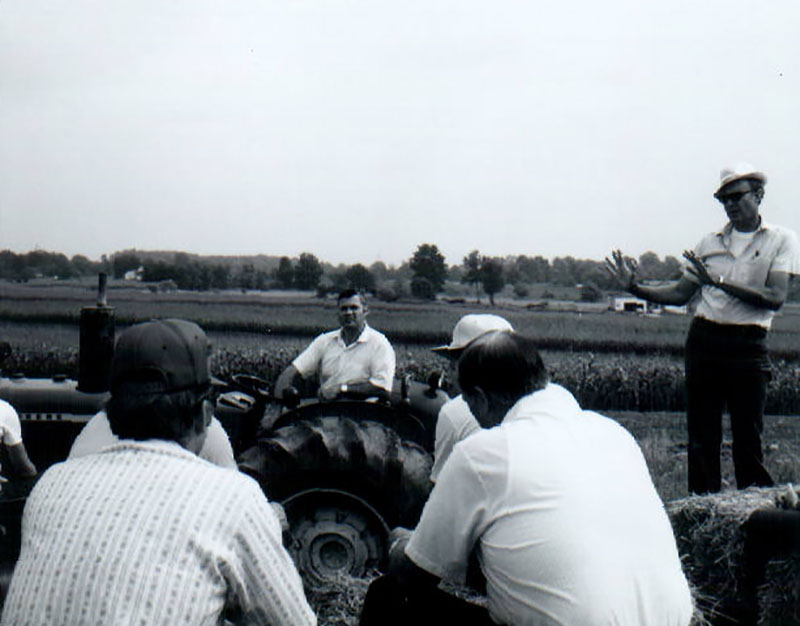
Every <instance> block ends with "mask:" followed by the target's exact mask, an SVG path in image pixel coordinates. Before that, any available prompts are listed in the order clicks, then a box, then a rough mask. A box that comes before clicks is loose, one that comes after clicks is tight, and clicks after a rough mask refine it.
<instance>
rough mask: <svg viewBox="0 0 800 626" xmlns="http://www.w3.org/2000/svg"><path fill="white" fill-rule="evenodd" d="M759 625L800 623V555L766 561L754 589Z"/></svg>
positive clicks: (771, 625) (770, 625)
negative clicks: (761, 582) (755, 590)
mask: <svg viewBox="0 0 800 626" xmlns="http://www.w3.org/2000/svg"><path fill="white" fill-rule="evenodd" d="M758 607H759V613H758V624H759V626H773V625H775V626H777V625H778V624H800V557H797V556H794V557H791V558H786V559H774V560H772V561H770V562H769V563H768V564H767V569H766V572H765V573H764V583H763V584H762V585H761V586H759V588H758Z"/></svg>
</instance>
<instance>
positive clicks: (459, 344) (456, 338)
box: [433, 313, 514, 352]
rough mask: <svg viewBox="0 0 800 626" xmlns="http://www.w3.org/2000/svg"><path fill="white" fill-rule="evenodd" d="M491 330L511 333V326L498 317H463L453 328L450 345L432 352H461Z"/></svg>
mask: <svg viewBox="0 0 800 626" xmlns="http://www.w3.org/2000/svg"><path fill="white" fill-rule="evenodd" d="M493 330H504V331H507V332H513V330H514V329H513V328H512V327H511V324H509V323H508V322H507V321H506V320H505V319H503V318H502V317H500V316H499V315H489V314H479V313H470V314H469V315H465V316H464V317H462V318H461V319H460V320H458V323H457V324H456V326H455V328H453V341H451V342H450V345H447V346H439V347H438V348H433V350H434V352H448V351H450V350H463V349H464V348H466V347H467V346H468V345H469V344H470V342H472V341H474V340H475V339H477V338H478V337H480V336H481V335H485V334H486V333H488V332H491V331H493Z"/></svg>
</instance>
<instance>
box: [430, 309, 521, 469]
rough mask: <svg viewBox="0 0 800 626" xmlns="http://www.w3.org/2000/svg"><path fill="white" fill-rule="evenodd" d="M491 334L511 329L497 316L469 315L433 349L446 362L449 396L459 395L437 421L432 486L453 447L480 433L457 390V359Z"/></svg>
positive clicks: (476, 423) (448, 404)
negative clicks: (450, 338)
mask: <svg viewBox="0 0 800 626" xmlns="http://www.w3.org/2000/svg"><path fill="white" fill-rule="evenodd" d="M493 330H502V331H507V332H512V331H513V330H514V329H513V328H512V327H511V324H509V323H508V322H507V321H506V320H505V319H503V318H502V317H500V316H499V315H490V314H479V313H470V314H468V315H465V316H464V317H462V318H461V319H460V320H458V323H456V325H455V327H454V328H453V339H452V341H451V342H450V343H449V344H448V345H445V346H439V347H438V348H433V351H434V352H436V353H437V354H441V355H442V356H444V357H445V358H447V359H448V360H449V365H450V367H449V371H448V377H449V378H450V387H451V389H450V393H451V394H453V393H457V394H458V395H455V396H453V397H452V398H451V399H450V400H448V401H447V402H445V403H444V404H443V405H442V408H441V409H439V416H438V418H437V419H436V437H435V442H434V449H433V468H432V469H431V481H432V482H436V479H437V477H438V476H439V474H440V473H441V471H442V468H443V467H444V464H445V461H447V459H448V457H449V456H450V453H451V452H452V451H453V446H455V445H456V444H457V443H458V442H459V441H461V440H462V439H466V438H467V437H469V436H470V435H471V434H472V433H474V432H477V431H479V430H480V429H481V425H480V424H478V420H476V419H475V416H474V415H472V413H470V411H469V407H468V406H467V402H466V400H464V397H463V396H462V395H461V393H460V390H459V388H458V358H459V357H460V356H461V354H462V353H463V352H464V349H465V348H466V347H467V346H468V345H469V344H470V343H471V342H472V341H474V340H475V339H477V338H478V337H480V336H481V335H483V334H485V333H488V332H491V331H493Z"/></svg>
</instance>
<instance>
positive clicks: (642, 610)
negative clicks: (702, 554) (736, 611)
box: [406, 385, 692, 626]
mask: <svg viewBox="0 0 800 626" xmlns="http://www.w3.org/2000/svg"><path fill="white" fill-rule="evenodd" d="M473 547H476V548H477V553H478V558H479V561H480V563H481V568H482V570H483V573H484V575H485V577H486V580H487V594H488V608H489V611H490V613H491V615H492V618H493V619H494V620H495V621H496V622H498V623H500V624H514V625H515V626H530V625H534V624H535V625H550V624H559V625H564V626H567V625H574V624H615V625H617V626H651V625H658V626H661V625H664V626H667V625H672V626H686V624H688V623H689V621H690V619H691V615H692V601H691V595H690V592H689V587H688V584H687V582H686V578H685V576H684V575H683V572H682V570H681V564H680V559H679V556H678V551H677V547H676V544H675V539H674V536H673V533H672V528H671V526H670V523H669V519H668V517H667V515H666V512H665V511H664V508H663V505H662V503H661V500H660V499H659V496H658V494H657V493H656V491H655V488H654V486H653V483H652V481H651V479H650V475H649V472H648V469H647V466H646V465H645V461H644V458H643V456H642V454H641V451H640V450H639V447H638V446H637V444H636V442H635V441H634V439H633V437H631V435H630V434H629V433H628V432H627V431H626V430H624V429H623V428H622V427H621V426H619V425H618V424H617V423H616V422H614V421H613V420H610V419H608V418H605V417H603V416H601V415H599V414H597V413H593V412H591V411H583V410H581V408H580V407H579V406H578V404H577V402H576V401H575V399H574V398H573V397H572V395H571V394H570V393H569V392H567V391H566V390H565V389H563V388H562V387H559V386H558V385H548V386H547V387H546V388H545V389H543V390H541V391H539V392H536V393H534V394H531V395H529V396H527V397H525V398H523V399H521V400H520V401H519V402H518V403H517V404H516V405H515V406H514V407H513V408H512V409H511V411H510V412H509V413H508V414H507V415H506V417H505V419H504V420H503V422H502V424H501V425H499V426H497V427H495V428H491V429H484V430H481V431H480V432H477V433H475V434H473V435H471V436H470V437H468V438H467V439H465V440H463V441H461V442H460V443H458V444H457V445H456V446H455V448H454V450H453V453H452V454H451V455H450V459H449V460H448V462H447V464H446V465H445V467H444V468H443V470H442V473H441V474H440V475H439V479H438V481H437V482H436V485H435V487H434V489H433V491H432V492H431V495H430V498H429V500H428V502H427V503H426V505H425V508H424V510H423V513H422V517H421V519H420V522H419V524H418V526H417V528H416V529H415V531H414V533H413V535H412V537H411V540H410V541H409V543H408V545H407V547H406V554H407V555H408V556H409V558H410V559H411V560H412V561H414V562H415V563H416V564H417V565H418V566H420V567H421V568H423V569H424V570H426V571H428V572H430V573H432V574H434V575H436V576H438V577H441V578H445V579H450V580H455V581H460V580H463V577H464V574H465V572H466V567H467V561H468V557H469V555H470V552H471V551H472V549H473Z"/></svg>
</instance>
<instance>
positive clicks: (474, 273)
mask: <svg viewBox="0 0 800 626" xmlns="http://www.w3.org/2000/svg"><path fill="white" fill-rule="evenodd" d="M461 265H463V267H464V275H463V276H462V277H461V282H462V283H466V284H468V285H472V286H473V287H474V288H475V302H480V301H481V292H480V291H479V289H478V288H479V286H480V284H481V253H480V252H478V251H477V250H473V251H472V252H470V253H469V254H468V255H467V256H465V257H464V260H463V261H462V262H461Z"/></svg>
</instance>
